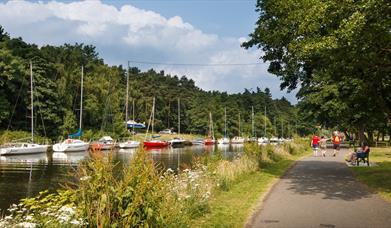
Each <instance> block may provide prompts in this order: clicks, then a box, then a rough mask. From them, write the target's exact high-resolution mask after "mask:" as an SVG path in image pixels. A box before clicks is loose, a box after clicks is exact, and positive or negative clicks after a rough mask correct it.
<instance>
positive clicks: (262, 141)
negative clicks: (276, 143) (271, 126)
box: [258, 137, 269, 145]
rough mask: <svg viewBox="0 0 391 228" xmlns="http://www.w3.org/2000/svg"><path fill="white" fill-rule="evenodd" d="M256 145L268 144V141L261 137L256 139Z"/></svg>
mask: <svg viewBox="0 0 391 228" xmlns="http://www.w3.org/2000/svg"><path fill="white" fill-rule="evenodd" d="M258 144H260V145H266V144H269V139H268V138H266V137H261V138H258Z"/></svg>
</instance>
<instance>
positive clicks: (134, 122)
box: [126, 98, 136, 136]
mask: <svg viewBox="0 0 391 228" xmlns="http://www.w3.org/2000/svg"><path fill="white" fill-rule="evenodd" d="M132 119H133V125H132V131H133V133H132V134H133V136H134V125H135V124H136V121H135V120H134V98H132ZM126 127H127V126H126Z"/></svg>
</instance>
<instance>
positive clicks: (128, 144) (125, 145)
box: [118, 141, 140, 149]
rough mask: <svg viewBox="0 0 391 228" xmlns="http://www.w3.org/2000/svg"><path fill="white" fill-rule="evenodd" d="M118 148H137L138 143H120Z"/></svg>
mask: <svg viewBox="0 0 391 228" xmlns="http://www.w3.org/2000/svg"><path fill="white" fill-rule="evenodd" d="M118 146H119V148H122V149H127V148H137V147H139V146H140V142H137V141H128V142H124V143H120V144H119V145H118Z"/></svg>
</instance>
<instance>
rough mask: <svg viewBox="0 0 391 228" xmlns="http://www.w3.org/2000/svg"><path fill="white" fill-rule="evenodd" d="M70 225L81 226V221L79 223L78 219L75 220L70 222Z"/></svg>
mask: <svg viewBox="0 0 391 228" xmlns="http://www.w3.org/2000/svg"><path fill="white" fill-rule="evenodd" d="M70 223H71V224H73V225H81V223H80V221H78V220H76V219H73V220H72V221H70Z"/></svg>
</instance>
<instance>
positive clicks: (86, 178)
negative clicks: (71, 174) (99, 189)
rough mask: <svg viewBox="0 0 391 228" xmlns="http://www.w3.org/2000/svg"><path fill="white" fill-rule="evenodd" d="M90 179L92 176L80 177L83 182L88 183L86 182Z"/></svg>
mask: <svg viewBox="0 0 391 228" xmlns="http://www.w3.org/2000/svg"><path fill="white" fill-rule="evenodd" d="M89 179H91V176H84V177H80V180H81V181H86V180H89Z"/></svg>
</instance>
